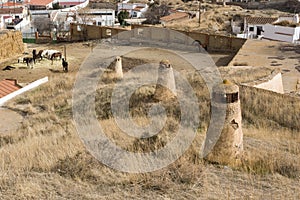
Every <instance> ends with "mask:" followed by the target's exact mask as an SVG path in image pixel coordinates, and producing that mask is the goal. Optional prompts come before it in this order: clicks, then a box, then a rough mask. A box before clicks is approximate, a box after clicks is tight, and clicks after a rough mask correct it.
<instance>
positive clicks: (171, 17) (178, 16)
mask: <svg viewBox="0 0 300 200" xmlns="http://www.w3.org/2000/svg"><path fill="white" fill-rule="evenodd" d="M187 16H189V15H188V13H185V12H176V13H172V14H170V15H168V16H164V17H161V18H160V20H161V21H164V22H170V21H172V20H178V19H182V18H185V17H187Z"/></svg>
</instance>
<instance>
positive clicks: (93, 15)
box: [79, 9, 115, 26]
mask: <svg viewBox="0 0 300 200" xmlns="http://www.w3.org/2000/svg"><path fill="white" fill-rule="evenodd" d="M79 16H80V17H81V18H82V19H83V20H84V23H85V24H90V25H97V26H114V24H115V10H113V9H90V10H87V11H84V12H82V13H81V12H79Z"/></svg>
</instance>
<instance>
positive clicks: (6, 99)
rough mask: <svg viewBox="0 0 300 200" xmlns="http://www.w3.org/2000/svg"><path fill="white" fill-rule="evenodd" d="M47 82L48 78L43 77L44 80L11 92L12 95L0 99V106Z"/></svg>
mask: <svg viewBox="0 0 300 200" xmlns="http://www.w3.org/2000/svg"><path fill="white" fill-rule="evenodd" d="M47 82H48V77H45V78H42V79H39V80H37V81H34V82H32V83H30V84H29V85H26V86H25V87H23V88H21V89H19V90H17V91H15V92H13V93H10V94H8V95H6V96H4V97H2V98H0V106H2V105H3V104H4V103H5V102H7V101H8V100H10V99H12V98H14V97H16V96H18V95H19V94H22V93H24V92H27V91H28V90H31V89H33V88H36V87H38V86H40V85H41V84H44V83H47Z"/></svg>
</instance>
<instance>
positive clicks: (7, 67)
mask: <svg viewBox="0 0 300 200" xmlns="http://www.w3.org/2000/svg"><path fill="white" fill-rule="evenodd" d="M13 69H16V68H15V67H13V66H9V65H8V66H6V67H4V68H3V69H2V70H3V71H6V70H13Z"/></svg>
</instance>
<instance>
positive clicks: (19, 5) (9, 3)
mask: <svg viewBox="0 0 300 200" xmlns="http://www.w3.org/2000/svg"><path fill="white" fill-rule="evenodd" d="M1 6H2V7H14V6H15V7H22V6H23V5H22V4H21V3H17V2H16V3H14V2H6V3H3V4H1Z"/></svg>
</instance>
